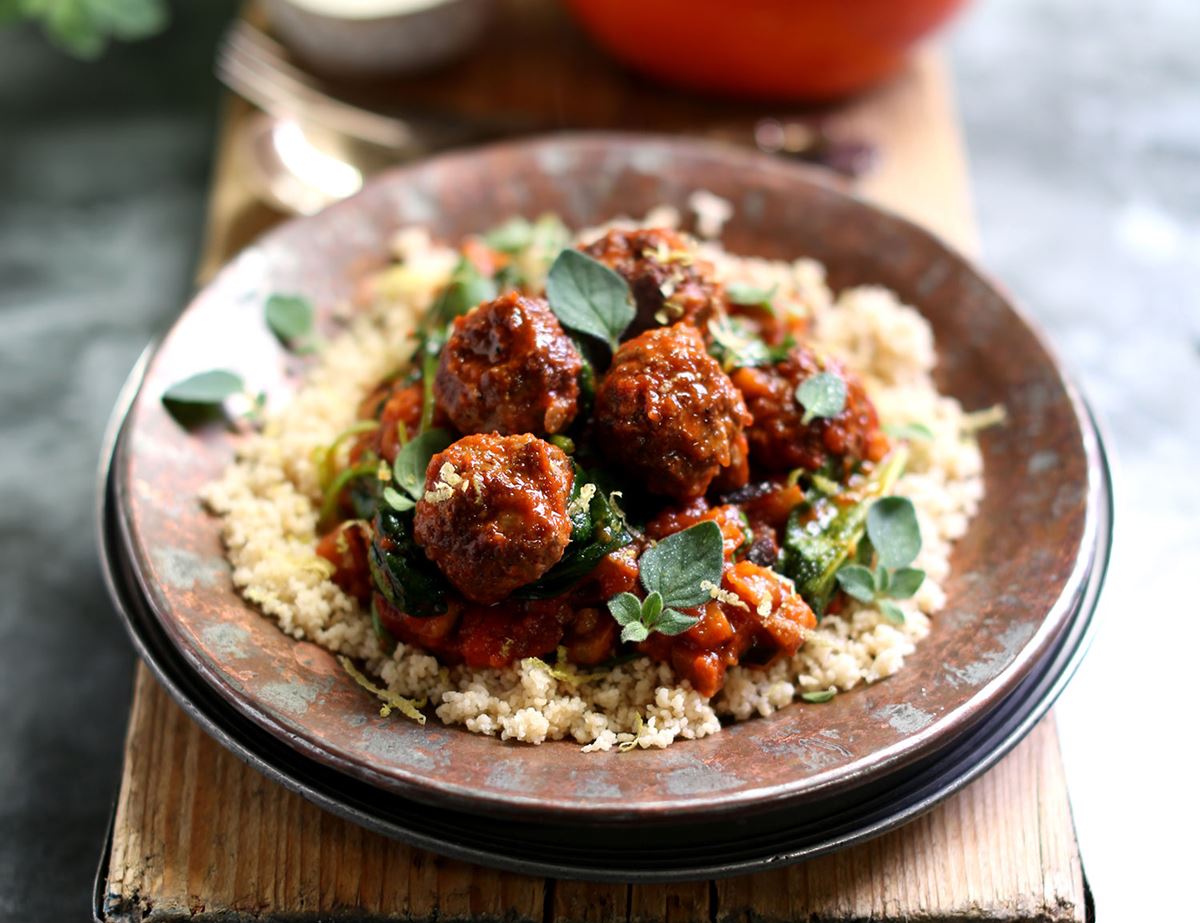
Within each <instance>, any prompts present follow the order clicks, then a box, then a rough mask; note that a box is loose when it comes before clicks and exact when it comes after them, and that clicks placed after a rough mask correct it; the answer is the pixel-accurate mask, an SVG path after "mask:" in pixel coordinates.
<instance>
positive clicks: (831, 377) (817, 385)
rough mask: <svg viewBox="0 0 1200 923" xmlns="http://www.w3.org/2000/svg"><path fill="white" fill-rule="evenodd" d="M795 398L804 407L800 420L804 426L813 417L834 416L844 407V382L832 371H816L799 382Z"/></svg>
mask: <svg viewBox="0 0 1200 923" xmlns="http://www.w3.org/2000/svg"><path fill="white" fill-rule="evenodd" d="M796 400H797V401H799V402H800V405H801V406H802V407H803V408H804V416H803V417H802V418H801V420H800V422H801V423H803V424H804V425H805V426H807V425H808V424H809V423H810V422H812V420H813V418H814V417H826V418H828V417H836V416H837V415H838V414H839V413H841V412H842V411H843V410H845V409H846V382H844V381H843V380H842V377H841V376H840V375H835V374H833V372H818V373H817V374H816V375H813V376H812V378H807V379H805V380H804V381H802V382H800V384H799V386H798V387H797V388H796Z"/></svg>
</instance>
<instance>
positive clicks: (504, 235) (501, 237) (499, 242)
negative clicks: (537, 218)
mask: <svg viewBox="0 0 1200 923" xmlns="http://www.w3.org/2000/svg"><path fill="white" fill-rule="evenodd" d="M483 242H484V243H485V244H487V245H488V246H489V247H491V248H492V249H493V250H499V251H500V252H501V253H508V254H515V253H520V252H521V251H522V250H524V249H525V248H526V247H528V246H529V245H530V244H531V243H532V242H533V225H532V224H530V223H529V222H528V221H526V220H525V219H524V218H522V217H520V216H517V217H515V218H509V219H508V220H507V221H506V222H504V224H501V225H498V226H496V227H494V228H492V229H491V230H490V231H488V232H487V233H486V234H484V235H483Z"/></svg>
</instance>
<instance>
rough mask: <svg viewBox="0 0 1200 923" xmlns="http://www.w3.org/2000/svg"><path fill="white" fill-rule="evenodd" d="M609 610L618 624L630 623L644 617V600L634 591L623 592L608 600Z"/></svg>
mask: <svg viewBox="0 0 1200 923" xmlns="http://www.w3.org/2000/svg"><path fill="white" fill-rule="evenodd" d="M608 611H609V612H611V613H612V617H613V618H614V619H616V621H617V624H618V625H628V624H629V623H630V622H637V621H640V620H641V618H642V601H641V600H640V599H638V598H637V597H636V596H634V595H633V594H632V593H621V594H619V595H617V596H614V597H613V598H612V599H610V600H609V601H608Z"/></svg>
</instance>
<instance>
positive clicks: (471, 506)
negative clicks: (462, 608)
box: [413, 433, 575, 604]
mask: <svg viewBox="0 0 1200 923" xmlns="http://www.w3.org/2000/svg"><path fill="white" fill-rule="evenodd" d="M574 480H575V474H574V470H573V469H572V467H571V461H570V459H568V458H567V456H566V455H565V454H564V453H563V452H562V450H561V449H559V448H557V447H555V446H552V445H550V443H548V442H544V441H542V440H541V439H538V438H537V437H535V436H530V435H528V434H526V435H520V436H497V435H495V434H494V433H493V434H491V435H476V436H467V437H465V438H463V439H460V440H458V442H455V443H454V444H453V445H451V446H449V447H448V448H447V449H446V450H445V451H444V452H439V453H438V454H437V455H435V456H433V458H432V459H431V460H430V462H429V468H428V469H427V470H426V472H425V494H424V496H423V497H422V499H421V500H420V501H419V502H418V503H417V508H416V511H415V513H414V517H415V518H414V521H413V537H414V538H415V539H416V542H417V544H418V545H420V546H421V547H422V548H424V549H425V554H426V555H428V556H429V558H430V560H432V561H433V562H434V563H435V564H437V566H438V567H439V568H440V569H441V571H442V573H444V574H445V575H446V577H447V579H448V580H449V581H450V582H451V583H452V584H454V586H456V587H457V588H458V590H459V591H460V592H461V593H462V594H463V596H465V597H467V599H471V600H474V601H475V602H478V603H485V604H491V603H495V602H499V601H500V600H502V599H504V598H505V597H506V596H508V595H509V594H510V593H512V591H513V590H515V589H517V588H518V587H522V586H525V585H526V584H527V583H532V582H533V581H535V580H537V579H538V578H539V577H540V576H542V574H544V573H546V571H548V570H549V569H550V568H551V567H553V566H554V565H555V564H556V563H557V562H558V560H559V558H561V557H562V555H563V551H564V550H565V549H566V547H567V543H568V542H569V541H570V540H571V520H570V518H569V517H568V515H567V503H568V501H569V499H570V496H571V487H572V486H573V484H574Z"/></svg>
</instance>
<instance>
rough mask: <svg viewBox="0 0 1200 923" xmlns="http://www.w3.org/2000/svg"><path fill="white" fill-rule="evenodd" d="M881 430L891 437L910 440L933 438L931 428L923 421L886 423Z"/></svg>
mask: <svg viewBox="0 0 1200 923" xmlns="http://www.w3.org/2000/svg"><path fill="white" fill-rule="evenodd" d="M883 431H884V432H885V433H887V434H888V435H889V436H891V437H892V438H893V439H907V440H909V441H910V442H911V441H912V440H914V439H924V440H926V441H928V440H930V439H932V438H933V430H931V429H930V428H929V427H928V426H926V425H925V424H924V423H888V424H887V425H886V426H884V428H883Z"/></svg>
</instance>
